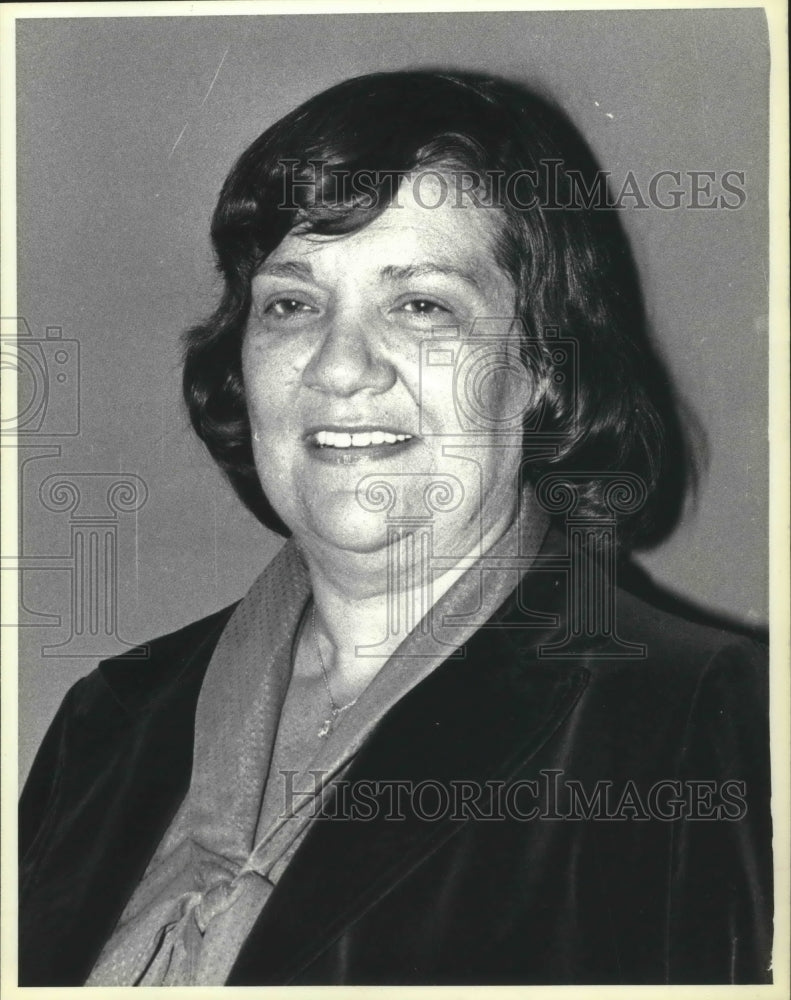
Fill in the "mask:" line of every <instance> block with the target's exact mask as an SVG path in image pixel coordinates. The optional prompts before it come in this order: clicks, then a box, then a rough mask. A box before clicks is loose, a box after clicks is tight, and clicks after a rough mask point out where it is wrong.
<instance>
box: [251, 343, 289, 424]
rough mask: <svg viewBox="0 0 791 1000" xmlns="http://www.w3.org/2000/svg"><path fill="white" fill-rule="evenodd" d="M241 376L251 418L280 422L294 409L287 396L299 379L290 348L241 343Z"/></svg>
mask: <svg viewBox="0 0 791 1000" xmlns="http://www.w3.org/2000/svg"><path fill="white" fill-rule="evenodd" d="M242 378H243V380H244V388H245V398H246V400H247V410H248V413H249V416H250V420H251V422H253V423H254V424H256V423H257V424H258V425H259V426H260V427H262V428H263V427H269V426H270V425H271V424H273V423H275V424H283V423H284V422H285V421H286V419H287V417H288V415H289V414H292V413H293V412H294V407H293V405H292V401H291V397H292V395H293V389H294V386H295V385H297V384H298V383H299V381H300V374H299V372H298V371H297V370H296V368H295V365H294V361H293V358H292V357H291V356H290V352H285V351H282V352H277V351H271V350H266V351H265V350H264V349H262V348H261V347H255V346H252V347H250V346H245V347H244V348H243V349H242Z"/></svg>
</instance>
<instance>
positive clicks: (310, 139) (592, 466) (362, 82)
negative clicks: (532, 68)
mask: <svg viewBox="0 0 791 1000" xmlns="http://www.w3.org/2000/svg"><path fill="white" fill-rule="evenodd" d="M427 169H435V170H443V171H446V172H447V171H448V170H463V171H468V172H469V173H470V175H471V176H473V177H475V178H476V179H477V185H478V188H479V189H481V188H483V189H486V190H487V191H488V193H489V195H490V196H491V198H490V202H491V204H492V205H494V204H497V205H501V207H502V212H501V213H498V215H499V216H500V217H501V220H502V225H501V226H500V227H499V230H500V232H499V237H498V239H497V246H496V255H497V259H498V263H499V265H500V267H502V269H503V270H504V272H505V273H506V274H508V275H509V276H510V278H511V279H512V281H513V282H514V284H515V286H516V289H517V307H518V310H519V316H520V318H521V322H522V325H523V330H524V333H525V335H526V337H528V338H530V341H531V343H532V344H533V345H534V346H535V344H538V345H539V350H538V351H537V352H536V351H535V350H533V351H531V352H530V353H529V354H526V355H525V363H526V364H528V365H529V366H531V367H532V368H533V370H534V374H535V376H536V378H537V379H539V380H540V382H539V384H542V385H545V386H546V389H545V393H544V398H543V399H542V401H541V410H542V412H541V423H540V428H539V429H540V431H541V434H542V436H544V435H549V437H550V439H551V440H554V441H555V442H556V443H555V446H554V447H551V448H547V449H544V451H545V454H544V457H532V458H531V457H529V456H530V452H528V451H526V452H525V461H524V469H525V476H526V478H527V479H528V480H530V481H532V482H536V481H537V480H538V479H539V478H540V477H541V476H542V475H543V474H545V473H547V472H549V471H552V470H555V471H558V472H564V473H567V472H571V473H574V476H575V479H576V480H577V482H578V484H579V483H580V482H581V483H582V487H581V496H582V508H583V511H584V513H586V514H587V515H589V516H596V515H597V514H600V513H604V512H605V490H606V484H605V482H606V481H605V477H606V474H607V473H610V472H622V473H623V472H625V473H628V474H630V475H632V476H637V477H639V479H640V480H642V482H643V484H644V485H645V487H646V491H647V494H648V500H647V502H646V503H645V504H644V505H643V507H642V509H640V510H639V511H637V512H633V513H631V514H630V515H628V516H627V515H624V517H623V523H622V525H621V530H620V540H621V542H622V543H623V542H628V543H629V545H631V546H634V545H637V544H644V545H645V544H649V543H651V542H655V541H657V540H659V539H660V538H661V537H664V535H665V534H666V533H667V532H668V531H669V530H670V529H671V528H672V527H673V525H674V524H675V522H676V520H677V518H678V516H679V514H680V512H681V509H682V507H683V501H684V496H685V492H686V487H687V485H688V483H689V471H690V469H691V464H690V463H689V450H688V448H687V447H686V443H685V438H684V434H683V431H682V428H681V423H680V421H679V419H678V415H677V410H676V406H675V402H674V398H673V393H672V389H671V386H670V383H669V380H668V377H667V374H666V371H665V369H664V366H663V365H662V363H661V361H660V359H659V357H658V356H657V354H656V352H655V351H654V349H653V347H652V345H651V343H650V340H649V337H648V335H647V330H646V321H645V315H644V309H643V303H642V298H641V294H640V287H639V282H638V279H637V273H636V268H635V265H634V261H633V258H632V255H631V251H630V247H629V244H628V241H627V239H626V236H625V233H624V232H623V230H622V227H621V224H620V219H619V218H618V216H617V212H616V211H615V210H614V209H612V208H608V207H607V206H606V204H601V203H598V202H597V203H596V204H593V203H591V204H588V205H586V204H580V201H579V192H580V191H581V190H587V191H593V190H595V189H596V186H597V185H598V184H600V183H601V181H602V178H603V175H602V173H601V171H600V170H599V167H598V165H597V163H596V161H595V159H594V157H593V155H592V153H591V152H590V150H589V148H588V147H587V145H586V143H585V141H584V140H583V139H582V138H581V136H580V135H579V133H578V132H577V131H576V129H575V128H574V126H573V125H572V124H571V123H570V122H569V120H568V119H567V118H566V116H565V115H564V114H563V112H561V111H560V110H559V109H558V108H556V107H555V106H553V104H552V103H551V102H550V101H549V100H548V99H546V98H545V97H543V96H541V95H539V94H537V93H534V92H532V91H530V90H528V89H526V88H525V87H523V86H522V85H520V84H515V83H512V82H508V81H504V80H500V79H492V78H489V77H482V76H477V75H471V74H463V73H446V72H398V73H376V74H372V75H370V76H363V77H358V78H355V79H352V80H347V81H345V82H344V83H341V84H339V85H337V86H335V87H332V88H331V89H329V90H326V91H324V92H323V93H321V94H318V95H317V96H315V97H313V98H311V99H310V100H309V101H307V102H306V103H304V104H303V105H301V106H300V107H299V108H297V109H296V110H295V111H292V112H291V113H290V114H288V115H286V116H285V117H284V118H282V119H281V120H280V121H278V122H277V123H276V124H274V125H273V126H272V127H271V128H269V129H267V130H266V131H265V132H264V133H263V134H262V135H261V136H259V138H257V139H256V140H255V141H254V142H253V143H252V145H251V146H250V147H249V148H248V149H247V150H246V151H245V152H244V153H243V154H242V155H241V157H240V158H239V160H238V161H237V162H236V164H235V166H234V167H233V169H232V170H231V172H230V174H229V176H228V178H227V180H226V181H225V184H224V185H223V188H222V191H221V193H220V197H219V201H218V204H217V207H216V209H215V212H214V216H213V220H212V227H211V236H212V242H213V246H214V250H215V254H216V261H217V266H218V269H219V271H220V274H221V275H222V279H223V293H222V299H221V301H220V303H219V305H218V306H217V309H216V310H215V312H214V313H213V315H212V316H211V317H210V318H209V319H208V320H207V321H206V322H204V323H202V324H200V325H199V326H196V327H194V328H193V329H191V330H189V331H188V332H187V334H186V335H185V348H186V349H185V364H184V395H185V399H186V402H187V406H188V408H189V413H190V418H191V420H192V425H193V427H194V428H195V431H196V432H197V434H198V435H199V437H200V438H201V439H202V440H203V441H204V443H205V444H206V446H207V448H208V449H209V452H210V453H211V455H212V456H213V458H214V459H215V461H216V462H217V463H218V464H219V466H220V467H221V469H222V470H223V471H224V472H225V474H226V475H227V476H228V478H229V480H230V482H231V484H232V486H233V488H234V489H235V491H236V493H237V495H238V496H239V497H240V499H241V500H242V501H243V502H244V504H245V505H246V506H247V507H248V508H249V509H250V510H251V511H252V512H253V514H254V515H255V516H256V517H257V518H258V519H259V520H260V521H261V522H262V523H264V524H266V525H267V526H268V527H270V528H273V529H274V530H275V531H279V532H280V533H281V534H288V529H287V528H286V526H285V525H283V523H282V522H281V521H280V519H279V518H278V517H277V514H276V513H275V511H274V510H273V509H272V507H271V505H270V504H269V503H268V501H267V498H266V496H265V495H264V493H263V490H262V488H261V484H260V482H259V479H258V475H257V473H256V469H255V465H254V462H253V452H252V443H251V431H250V425H249V421H248V415H247V408H246V402H245V388H244V382H243V379H242V368H241V345H242V338H243V335H244V331H245V326H246V323H247V319H248V315H249V311H250V304H251V281H252V278H253V276H254V275H255V273H256V270H257V269H258V268H259V267H260V266H261V264H262V262H263V261H264V260H265V259H266V257H267V256H268V255H269V254H270V253H271V252H272V251H273V250H274V249H275V248H276V247H277V246H278V244H279V243H280V242H281V240H282V239H283V238H284V236H285V235H286V234H287V233H289V232H290V231H291V230H293V229H294V228H295V227H297V226H299V227H300V230H301V231H309V232H313V233H318V234H323V235H333V234H337V235H340V234H344V233H349V232H353V231H356V230H359V229H361V228H362V227H364V226H365V225H367V224H368V223H369V222H371V221H372V220H373V219H375V218H376V217H377V216H378V215H379V214H381V212H382V211H384V210H385V208H387V206H388V205H389V204H391V203H392V200H393V198H394V196H395V195H396V192H397V190H398V182H400V180H401V179H403V178H404V177H406V176H408V175H410V174H414V173H415V172H416V171H421V170H427ZM362 176H364V177H365V181H366V183H365V189H364V190H360V187H362V186H361V185H360V186H356V185H355V184H354V183H353V182H352V181H350V179H353V178H355V177H357V178H359V177H362ZM517 177H518V178H519V180H520V183H521V184H522V186H521V187H517V186H515V185H511V187H510V191H511V196H509V197H505V198H502V199H501V201H500V202H496V201H495V200H494V196H493V192H494V187H495V186H497V187H498V191H499V192H500V195H501V194H502V190H503V186H502V181H503V180H504V181H505V190H506V192H507V191H508V190H509V183H510V181H512V180H513V179H514V178H517ZM493 179H494V180H493ZM509 179H510V181H509ZM308 181H309V182H308ZM495 181H496V182H497V185H495ZM517 192H518V197H517ZM588 200H589V202H591V201H592V199H588ZM552 330H558V331H559V333H560V336H561V337H562V338H564V339H565V338H572V339H573V340H574V341H576V345H577V349H578V355H579V358H578V360H579V363H578V378H577V380H576V384H574V380H573V379H568V378H567V379H565V380H564V381H562V382H559V381H556V380H554V379H553V378H552V377H551V371H552V367H551V366H552V353H553V349H552V343H551V338H550V336H549V334H548V331H552ZM528 422H529V420H528ZM531 427H532V429H533V431H535V429H536V427H535V422H533V423H532V424H531ZM530 440H531V433H528V432H526V433H525V441H530ZM579 488H580V487H579V486H578V489H579ZM607 516H608V517H610V516H612V514H611V511H610V510H607Z"/></svg>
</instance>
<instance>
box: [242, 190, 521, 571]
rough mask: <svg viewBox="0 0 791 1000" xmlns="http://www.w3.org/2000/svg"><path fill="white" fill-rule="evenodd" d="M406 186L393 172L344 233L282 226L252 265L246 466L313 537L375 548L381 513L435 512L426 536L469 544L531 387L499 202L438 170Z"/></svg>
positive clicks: (292, 521)
mask: <svg viewBox="0 0 791 1000" xmlns="http://www.w3.org/2000/svg"><path fill="white" fill-rule="evenodd" d="M443 192H444V193H445V195H446V197H445V200H444V203H442V194H443ZM416 194H417V198H418V199H419V201H418V200H416V198H415V192H414V191H413V189H412V185H411V184H409V183H407V182H405V183H404V185H402V188H401V190H400V191H399V197H398V199H397V202H396V203H395V204H394V205H392V206H390V207H389V208H387V209H386V210H385V211H384V212H383V213H382V214H381V215H380V216H379V217H378V218H377V219H376V220H375V221H374V222H372V223H371V224H370V225H368V226H367V227H365V228H364V229H362V230H360V231H358V232H355V233H352V234H350V235H346V236H341V237H337V236H332V237H319V236H314V235H310V234H303V235H299V234H298V233H296V232H295V233H291V234H289V235H288V236H286V237H285V239H284V240H283V241H282V243H281V244H280V245H279V246H278V247H277V249H276V250H275V251H274V252H273V253H272V254H271V255H270V256H269V257H268V258H267V259H266V261H265V262H264V264H263V265H262V267H261V269H260V271H259V273H258V274H257V275H256V277H255V278H254V280H253V289H252V291H253V306H252V309H251V315H250V320H249V323H248V327H247V330H246V333H245V338H244V345H243V373H244V381H245V388H246V393H247V401H248V409H249V414H250V422H251V426H252V430H253V432H254V442H253V443H254V453H255V461H256V467H257V469H258V474H259V476H260V479H261V484H262V486H263V489H264V492H265V493H266V495H267V497H268V498H269V500H270V502H271V503H272V505H273V506H274V508H275V510H276V511H277V513H278V514H279V515H280V517H281V518H282V520H283V521H284V522H285V523H286V524H287V525H288V526H289V528H290V529H291V530H292V531H293V533H294V535H295V536H296V537H297V539H298V540H299V541H300V542H301V543H302V544H303V545H304V546H305V547H306V548H307V549H308V550H309V551H310V549H311V546H319V547H325V548H326V547H327V546H330V547H331V548H332V549H333V550H346V551H347V552H350V553H351V552H355V553H365V552H373V551H375V550H377V549H381V548H383V547H384V546H385V545H386V543H387V525H388V518H390V519H391V520H390V523H399V524H404V523H409V522H410V520H411V521H412V522H414V520H417V519H422V521H423V522H425V521H426V519H431V522H432V523H433V525H434V552H435V553H436V554H437V555H446V554H447V555H452V554H456V555H463V554H466V553H469V552H473V551H475V548H476V546H477V545H478V544H479V543H480V539H481V537H482V535H485V534H486V533H487V532H489V531H493V530H496V529H497V528H498V527H501V528H502V529H504V528H505V527H506V526H507V524H508V522H509V521H510V519H511V517H512V515H513V511H514V509H515V502H516V489H517V487H516V480H517V471H518V467H519V459H520V450H521V430H520V426H519V425H520V415H521V414H522V413H523V412H524V410H525V407H526V406H527V405H528V404H529V402H530V397H531V394H532V386H531V384H530V382H529V381H528V379H527V374H526V371H525V369H524V368H523V367H522V365H521V363H520V362H519V352H518V335H517V332H516V330H515V329H514V328H513V321H512V317H513V314H514V304H515V298H516V294H515V289H514V286H513V283H512V282H511V281H510V279H509V278H508V277H507V276H506V275H505V274H504V273H503V272H502V270H501V269H500V268H499V267H498V265H497V264H496V262H495V259H494V254H493V237H494V225H495V224H496V223H495V220H494V219H493V218H492V216H493V214H495V213H494V212H493V210H487V209H484V208H478V207H475V206H473V205H472V204H470V203H468V202H467V201H461V203H459V199H457V198H456V196H455V194H454V193H453V192H451V193H448V192H447V190H446V189H445V188H441V187H440V184H439V181H437V180H436V179H435V180H433V182H432V181H430V179H429V178H423V182H422V183H421V184H420V187H419V189H418V190H417V192H416ZM421 202H422V204H421ZM437 202H440V203H441V204H439V206H438V207H436V208H428V207H423V206H424V205H433V204H435V203H437ZM487 321H488V322H487ZM474 323H475V324H476V325H475V330H473V324H474ZM442 327H444V328H446V329H445V330H442V331H440V332H439V336H438V334H437V328H442ZM447 328H450V329H447ZM432 331H434V333H432ZM482 334H485V336H482ZM432 341H434V343H433V345H432ZM504 431H505V433H504ZM376 483H383V484H384V487H383V489H380V490H379V491H378V492H377V490H376V488H375V484H376ZM432 484H434V485H435V488H434V491H433V492H432V490H431V486H432ZM447 491H450V492H447ZM383 497H386V498H388V502H387V503H385V504H384V505H383V504H382V503H380V502H379V501H381V500H382V498H383ZM383 506H384V507H386V508H387V509H386V510H383V509H382V507H383ZM437 508H439V509H437ZM393 519H397V521H395V520H393Z"/></svg>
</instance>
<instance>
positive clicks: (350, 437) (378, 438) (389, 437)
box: [306, 429, 412, 450]
mask: <svg viewBox="0 0 791 1000" xmlns="http://www.w3.org/2000/svg"><path fill="white" fill-rule="evenodd" d="M306 439H307V441H308V442H309V443H310V444H312V445H313V446H314V447H317V448H332V449H337V450H344V449H352V448H375V447H381V446H385V447H393V446H394V445H399V444H403V443H404V442H406V441H411V440H412V435H411V434H406V433H403V432H401V431H389V430H365V431H357V430H354V431H353V430H348V431H337V430H329V429H327V430H325V429H322V430H317V431H313V432H311V433H309V434H308V435H307V438H306Z"/></svg>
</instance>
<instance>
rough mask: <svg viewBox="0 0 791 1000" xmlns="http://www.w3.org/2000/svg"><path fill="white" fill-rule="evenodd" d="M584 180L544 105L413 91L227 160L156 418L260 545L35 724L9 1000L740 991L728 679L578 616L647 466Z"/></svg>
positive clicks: (734, 734) (762, 739) (622, 629)
mask: <svg viewBox="0 0 791 1000" xmlns="http://www.w3.org/2000/svg"><path fill="white" fill-rule="evenodd" d="M596 177H597V174H596V165H595V163H594V162H593V160H592V158H591V157H590V154H589V153H588V152H587V150H586V148H585V147H584V144H583V143H582V142H581V140H580V139H579V137H578V136H577V135H576V134H575V132H574V130H573V129H572V128H571V126H570V125H569V124H568V123H567V122H566V121H565V120H564V118H563V116H562V115H561V114H560V113H559V112H558V111H557V110H555V109H553V108H552V107H551V106H550V105H549V104H548V103H547V102H545V101H543V100H541V99H538V98H536V97H535V96H533V95H530V94H528V93H527V92H525V91H523V90H522V89H521V88H519V87H516V86H513V85H510V84H506V83H503V82H497V81H490V80H484V79H479V78H475V77H470V76H461V75H455V76H454V75H445V74H440V73H393V74H381V75H375V76H370V77H363V78H360V79H356V80H351V81H348V82H346V83H344V84H341V85H340V86H338V87H335V88H333V89H331V90H329V91H327V92H325V93H323V94H320V95H318V96H317V97H315V98H313V99H312V100H311V101H308V102H307V103H306V104H305V105H303V106H302V107H301V108H298V109H297V110H296V111H294V112H292V113H291V114H290V115H288V116H286V117H285V118H284V119H283V120H281V121H280V122H278V123H277V124H276V125H274V126H273V127H272V128H270V129H269V130H268V131H267V132H265V133H264V134H263V135H262V136H261V137H260V138H259V139H257V140H256V141H255V142H254V143H253V144H252V145H251V146H250V148H249V149H248V150H247V151H246V152H245V153H244V154H243V156H242V157H241V158H240V160H239V161H238V163H237V164H236V166H235V167H234V168H233V170H232V172H231V174H230V175H229V177H228V180H227V181H226V184H225V186H224V188H223V191H222V193H221V195H220V200H219V204H218V206H217V209H216V211H215V215H214V221H213V227H212V237H213V241H214V246H215V250H216V254H217V260H218V264H219V267H220V270H221V273H222V277H223V281H224V292H223V297H222V301H221V303H220V305H219V306H218V308H217V310H216V312H215V313H214V315H213V316H212V317H211V319H210V320H209V321H208V322H207V323H206V324H205V325H203V326H201V327H198V328H196V329H194V330H192V331H191V332H190V333H189V335H188V337H187V350H186V365H185V380H184V384H185V393H186V399H187V403H188V406H189V408H190V413H191V416H192V421H193V425H194V427H195V429H196V431H197V432H198V434H199V435H200V437H201V438H202V439H203V441H204V442H205V443H206V445H207V447H208V448H209V450H210V451H211V453H212V455H213V456H214V458H215V459H216V460H217V461H218V463H219V464H220V465H221V467H222V468H223V469H224V471H225V472H226V473H227V475H228V476H229V478H230V480H231V482H232V484H233V485H234V487H235V489H236V491H237V493H238V494H239V496H240V497H241V499H242V500H243V501H244V502H245V503H246V504H247V506H248V507H249V508H250V509H251V510H252V511H253V512H254V513H255V514H256V515H257V516H258V517H259V519H260V520H261V521H262V522H263V523H265V524H267V525H269V526H270V527H273V528H275V530H279V531H280V532H281V533H282V534H285V535H290V536H291V537H290V539H289V541H288V542H287V543H286V545H285V546H284V548H283V549H282V550H281V551H280V553H279V554H278V555H277V557H276V558H275V559H274V560H273V562H272V563H271V564H270V565H269V566H268V567H267V568H266V569H265V570H264V572H263V573H262V575H261V577H260V578H259V579H258V580H257V581H256V583H255V584H254V585H253V587H252V589H251V591H250V592H249V593H248V594H247V596H246V597H245V598H244V599H243V600H242V601H241V602H240V603H239V604H238V605H236V606H234V607H232V608H227V609H225V610H223V611H220V612H218V613H217V614H215V615H213V616H211V617H210V618H208V619H205V620H203V621H200V622H196V623H194V624H193V625H190V626H188V627H187V628H186V629H183V630H181V631H180V632H178V633H175V634H174V635H171V636H166V637H164V638H162V639H159V640H156V641H154V642H153V643H151V652H150V658H149V660H148V661H147V663H146V664H145V665H144V666H142V667H141V666H139V665H136V664H134V662H133V661H130V662H125V660H124V658H123V657H119V658H116V659H114V660H110V661H106V662H104V663H103V664H101V665H100V667H99V668H98V670H97V671H95V672H94V673H93V674H91V675H89V676H88V677H87V678H84V679H83V680H82V681H80V682H79V683H78V684H77V685H75V687H74V688H73V689H72V691H71V692H70V693H69V695H68V696H67V698H66V700H65V701H64V704H63V706H62V707H61V710H60V711H59V713H58V716H57V718H56V720H55V721H54V723H53V725H52V727H51V729H50V731H49V733H48V735H47V737H46V739H45V741H44V743H43V745H42V748H41V750H40V751H39V754H38V757H37V759H36V763H35V765H34V768H33V771H32V773H31V777H30V779H29V782H28V786H27V788H26V791H25V794H24V796H23V801H22V821H21V843H22V883H21V886H22V888H21V893H22V904H21V935H22V944H21V952H20V957H21V969H22V972H21V982H23V983H24V984H25V985H68V984H80V983H85V984H87V985H97V986H100V985H133V984H134V985H211V984H223V983H227V984H228V985H245V984H247V985H253V984H257V985H276V984H285V983H289V984H297V983H301V984H310V983H314V984H363V983H380V984H398V983H571V982H575V983H662V982H763V981H766V980H767V979H768V978H769V977H770V973H769V971H768V970H769V963H770V947H771V945H770V941H771V897H770V884H771V871H770V864H769V861H768V859H769V857H770V846H769V845H770V820H769V807H768V802H769V785H768V776H767V775H768V763H767V757H768V743H767V737H766V707H765V701H764V700H763V699H764V697H765V695H764V686H765V669H764V655H763V652H762V650H761V649H760V648H759V647H758V646H757V645H756V644H754V643H752V642H750V641H748V640H746V639H743V638H739V637H736V636H734V635H732V634H729V633H726V632H722V631H719V630H714V629H707V628H703V627H700V626H697V625H693V624H691V623H689V622H687V621H684V620H682V619H680V618H674V617H672V616H671V615H669V614H667V613H665V612H662V611H659V610H657V609H655V608H653V607H651V606H650V605H648V604H646V603H644V602H642V601H641V600H639V599H638V598H636V597H634V596H631V595H630V594H628V593H626V592H625V591H623V590H620V589H618V588H617V587H616V580H615V566H616V559H615V545H616V544H619V545H620V546H621V550H622V551H627V550H628V548H629V547H630V546H631V545H635V544H638V543H646V542H648V541H650V540H652V539H656V538H658V537H660V536H661V535H662V534H663V533H664V532H666V531H667V530H668V529H669V527H670V526H671V525H672V523H673V521H674V520H675V518H676V517H677V515H678V511H679V509H680V503H681V497H682V492H683V489H682V487H683V476H682V475H681V474H680V471H679V468H680V466H681V464H682V462H681V459H682V456H683V449H682V445H681V438H680V434H679V431H678V425H677V424H676V423H675V422H674V418H673V416H672V407H671V400H670V394H669V390H668V388H667V385H666V381H665V380H664V377H663V375H662V372H661V369H660V367H659V364H658V362H657V360H656V357H655V356H654V355H653V353H652V351H651V349H650V346H649V344H648V341H647V338H646V335H645V332H644V321H643V316H642V310H641V304H640V298H639V294H638V291H637V283H636V280H635V276H634V272H633V268H632V264H631V261H630V257H629V253H628V248H627V245H626V242H625V239H624V237H623V235H622V233H621V231H620V229H619V227H618V223H617V220H616V219H615V218H614V215H613V213H610V212H607V211H602V210H600V209H599V210H588V209H585V208H584V207H580V206H579V205H578V204H577V203H576V202H575V198H576V194H575V192H577V194H578V193H579V190H580V183H584V184H585V187H586V189H587V190H590V189H591V185H592V184H593V183H594V182H595V181H596Z"/></svg>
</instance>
